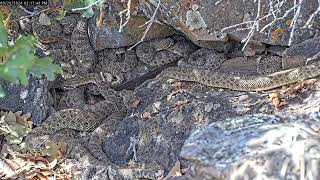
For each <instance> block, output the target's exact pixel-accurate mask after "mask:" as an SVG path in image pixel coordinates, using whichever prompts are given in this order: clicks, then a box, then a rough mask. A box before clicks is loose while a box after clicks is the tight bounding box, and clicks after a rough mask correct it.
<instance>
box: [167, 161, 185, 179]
mask: <svg viewBox="0 0 320 180" xmlns="http://www.w3.org/2000/svg"><path fill="white" fill-rule="evenodd" d="M178 176H182V173H181V164H180V161H179V160H177V161H176V163H175V164H174V166H173V167H172V168H171V170H170V172H169V173H168V175H167V176H166V177H165V179H168V178H170V177H178Z"/></svg>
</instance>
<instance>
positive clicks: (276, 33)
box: [271, 27, 284, 42]
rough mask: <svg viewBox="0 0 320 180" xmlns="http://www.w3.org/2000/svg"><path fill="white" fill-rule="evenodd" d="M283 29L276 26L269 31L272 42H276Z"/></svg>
mask: <svg viewBox="0 0 320 180" xmlns="http://www.w3.org/2000/svg"><path fill="white" fill-rule="evenodd" d="M283 32H284V30H283V29H282V28H280V27H279V28H277V29H276V30H274V31H273V32H272V33H271V39H272V41H273V42H278V41H279V40H280V38H281V36H282V34H283Z"/></svg>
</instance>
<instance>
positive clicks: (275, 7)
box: [144, 0, 319, 48]
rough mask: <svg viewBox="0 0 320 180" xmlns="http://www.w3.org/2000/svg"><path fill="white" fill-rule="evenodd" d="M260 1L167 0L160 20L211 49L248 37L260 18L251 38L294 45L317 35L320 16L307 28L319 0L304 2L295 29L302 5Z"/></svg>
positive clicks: (147, 11) (147, 7)
mask: <svg viewBox="0 0 320 180" xmlns="http://www.w3.org/2000/svg"><path fill="white" fill-rule="evenodd" d="M259 2H261V4H260V6H258V2H254V3H253V2H249V1H248V2H246V1H242V0H236V1H229V0H224V1H220V0H212V1H204V0H192V1H183V0H174V1H172V0H164V1H162V4H163V6H162V7H161V9H160V11H161V15H159V19H160V20H161V21H164V22H166V23H167V24H170V25H172V26H173V27H174V28H175V29H178V30H179V31H181V32H183V33H184V34H186V35H187V36H188V37H189V38H190V39H191V40H192V41H193V42H194V43H196V44H197V45H199V46H202V47H207V48H216V47H217V46H221V44H226V42H227V40H228V39H230V38H231V39H236V40H243V39H245V38H246V37H247V36H248V34H249V32H250V30H251V29H252V28H251V27H255V25H254V24H253V22H254V21H255V19H256V18H257V17H258V18H261V19H260V21H259V30H258V31H259V32H255V33H254V34H253V36H252V38H251V40H253V41H255V42H264V43H267V44H273V45H293V44H297V43H300V42H302V41H304V40H307V39H309V38H312V37H314V36H315V35H316V32H317V28H318V27H319V17H315V19H314V21H313V24H312V25H310V23H309V24H308V25H310V28H304V26H305V25H306V23H307V21H308V19H309V18H310V16H311V14H312V13H313V12H315V11H316V9H317V7H318V4H317V1H316V0H313V1H302V4H301V8H300V11H299V17H298V19H297V21H296V23H295V26H294V29H293V28H292V26H291V22H292V21H291V20H292V19H293V18H294V15H295V14H296V12H297V11H296V10H297V8H298V6H294V4H293V2H284V3H283V4H281V5H280V4H279V2H278V4H277V3H276V2H274V3H273V4H271V6H270V4H269V3H270V2H269V1H267V0H262V1H259ZM150 4H152V5H153V6H154V7H156V5H157V1H150ZM258 7H260V15H258V16H257V12H258ZM154 10H155V8H153V9H152V8H150V7H149V6H147V5H146V6H144V12H146V14H147V15H148V16H149V17H151V15H152V14H153V12H154ZM231 12H232V13H231ZM270 12H273V14H272V13H270ZM221 17H223V18H221ZM282 17H283V18H282ZM246 22H249V23H246ZM227 27H229V28H227ZM261 30H263V31H262V32H261ZM291 31H294V36H292V37H291V38H290V34H291V33H290V32H291ZM289 39H291V40H289ZM289 41H291V42H289Z"/></svg>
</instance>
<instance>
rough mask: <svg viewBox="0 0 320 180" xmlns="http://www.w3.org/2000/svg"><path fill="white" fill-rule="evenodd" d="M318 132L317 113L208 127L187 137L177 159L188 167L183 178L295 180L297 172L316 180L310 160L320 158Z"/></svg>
mask: <svg viewBox="0 0 320 180" xmlns="http://www.w3.org/2000/svg"><path fill="white" fill-rule="evenodd" d="M319 127H320V114H319V113H313V114H309V115H303V116H289V117H285V116H280V117H278V116H274V115H266V114H255V115H250V116H245V117H238V118H232V119H226V120H222V121H219V122H214V123H212V124H210V126H208V127H206V128H203V129H199V130H197V131H195V132H194V133H192V134H191V135H190V137H189V138H188V139H187V140H186V142H185V144H184V146H183V147H182V150H181V156H182V157H184V158H187V159H188V160H190V161H191V162H192V167H191V168H189V171H188V172H187V175H186V176H185V177H184V179H201V178H205V179H208V178H209V179H210V178H211V179H216V178H217V179H245V178H249V179H255V178H258V177H261V176H263V177H265V178H267V179H268V178H275V179H299V177H301V170H302V168H303V171H304V173H303V174H305V175H306V176H307V177H308V178H310V179H318V178H319V177H320V173H319V171H318V169H319V163H317V162H319V158H313V157H314V155H316V154H319V153H320V145H319V134H318V133H317V128H319ZM293 147H294V148H293ZM301 158H303V167H302V166H301V161H300V160H301ZM181 179H183V178H181Z"/></svg>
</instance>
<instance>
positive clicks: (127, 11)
mask: <svg viewBox="0 0 320 180" xmlns="http://www.w3.org/2000/svg"><path fill="white" fill-rule="evenodd" d="M130 7H131V0H128V3H127V8H126V9H125V10H123V11H121V12H120V13H119V16H120V27H119V30H118V32H122V29H123V27H124V26H126V25H127V24H128V22H129V20H130V18H131V8H130ZM125 12H126V22H124V23H122V22H123V19H122V14H123V13H125Z"/></svg>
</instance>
